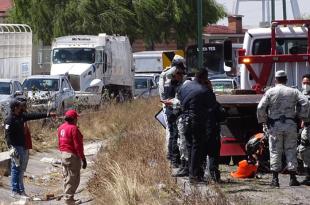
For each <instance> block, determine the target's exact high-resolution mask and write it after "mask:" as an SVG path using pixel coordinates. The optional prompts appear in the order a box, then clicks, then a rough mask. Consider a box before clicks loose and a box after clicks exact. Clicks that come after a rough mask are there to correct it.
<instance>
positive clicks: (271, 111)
mask: <svg viewBox="0 0 310 205" xmlns="http://www.w3.org/2000/svg"><path fill="white" fill-rule="evenodd" d="M297 106H300V109H299V111H298V112H297V109H296V108H297ZM308 107H309V105H308V101H307V99H306V97H305V96H304V95H303V94H302V93H301V92H299V91H298V90H297V89H293V88H290V87H287V86H285V85H282V84H277V85H276V86H275V87H273V88H271V89H269V90H268V91H267V92H266V93H265V95H264V96H263V98H262V99H261V101H260V102H259V105H258V107H257V118H258V122H259V123H266V124H268V125H269V133H270V136H269V149H270V169H271V170H272V171H274V172H279V171H281V170H282V154H283V152H284V153H285V156H286V162H287V169H288V170H289V171H296V170H297V125H296V122H295V121H294V119H295V117H296V115H298V116H299V117H300V118H306V117H307V113H308Z"/></svg>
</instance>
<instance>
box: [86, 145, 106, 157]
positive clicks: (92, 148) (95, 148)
mask: <svg viewBox="0 0 310 205" xmlns="http://www.w3.org/2000/svg"><path fill="white" fill-rule="evenodd" d="M100 149H102V142H93V143H90V144H87V145H84V154H85V155H86V156H91V155H96V154H97V153H98V152H99V150H100Z"/></svg>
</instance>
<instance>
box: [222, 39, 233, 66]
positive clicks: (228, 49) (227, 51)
mask: <svg viewBox="0 0 310 205" xmlns="http://www.w3.org/2000/svg"><path fill="white" fill-rule="evenodd" d="M224 62H225V65H226V66H227V67H232V65H233V62H232V42H231V41H230V40H225V41H224Z"/></svg>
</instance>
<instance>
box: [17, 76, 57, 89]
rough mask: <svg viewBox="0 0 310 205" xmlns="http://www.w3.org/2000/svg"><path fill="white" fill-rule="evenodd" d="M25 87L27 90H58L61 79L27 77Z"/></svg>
mask: <svg viewBox="0 0 310 205" xmlns="http://www.w3.org/2000/svg"><path fill="white" fill-rule="evenodd" d="M23 88H24V90H27V91H35V90H38V91H58V90H59V79H41V78H40V79H27V80H25V82H24V83H23Z"/></svg>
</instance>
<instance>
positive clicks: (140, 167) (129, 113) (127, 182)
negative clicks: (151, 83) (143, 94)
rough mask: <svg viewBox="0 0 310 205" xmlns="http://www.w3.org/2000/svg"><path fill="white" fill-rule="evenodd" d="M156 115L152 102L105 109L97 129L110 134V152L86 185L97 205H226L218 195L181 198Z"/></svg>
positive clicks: (103, 155) (155, 103) (155, 102)
mask: <svg viewBox="0 0 310 205" xmlns="http://www.w3.org/2000/svg"><path fill="white" fill-rule="evenodd" d="M159 109H160V104H159V103H158V99H157V98H153V99H149V100H137V101H134V102H127V103H123V104H110V105H108V106H107V107H106V108H105V110H106V113H105V114H103V115H106V116H108V117H106V116H102V117H103V119H104V120H103V124H102V125H101V126H106V128H105V130H108V131H110V133H109V134H108V135H109V138H108V139H109V146H108V148H107V149H106V150H104V151H103V152H102V153H100V154H99V156H98V157H97V161H96V163H95V165H94V169H93V170H94V175H93V178H92V179H91V180H90V182H89V184H88V188H89V190H90V192H91V193H92V194H93V195H94V198H95V199H96V204H117V205H125V204H128V205H131V204H227V200H226V197H225V196H224V195H223V194H222V193H221V192H220V190H219V189H213V190H214V192H216V194H213V195H212V197H211V195H210V193H205V192H204V191H201V190H195V191H192V192H191V193H189V194H187V195H186V196H185V195H184V193H183V191H182V190H181V189H180V188H179V186H178V185H177V183H176V180H175V178H172V177H171V169H170V167H169V163H168V161H167V160H166V153H165V150H166V149H165V146H166V144H165V133H164V130H163V129H162V127H161V125H160V124H159V123H157V122H156V121H155V119H154V114H155V113H156V112H157V111H158V110H159ZM94 118H95V116H94ZM99 121H100V119H99ZM100 129H103V128H99V130H100ZM106 134H107V133H106ZM217 192H219V193H217Z"/></svg>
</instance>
